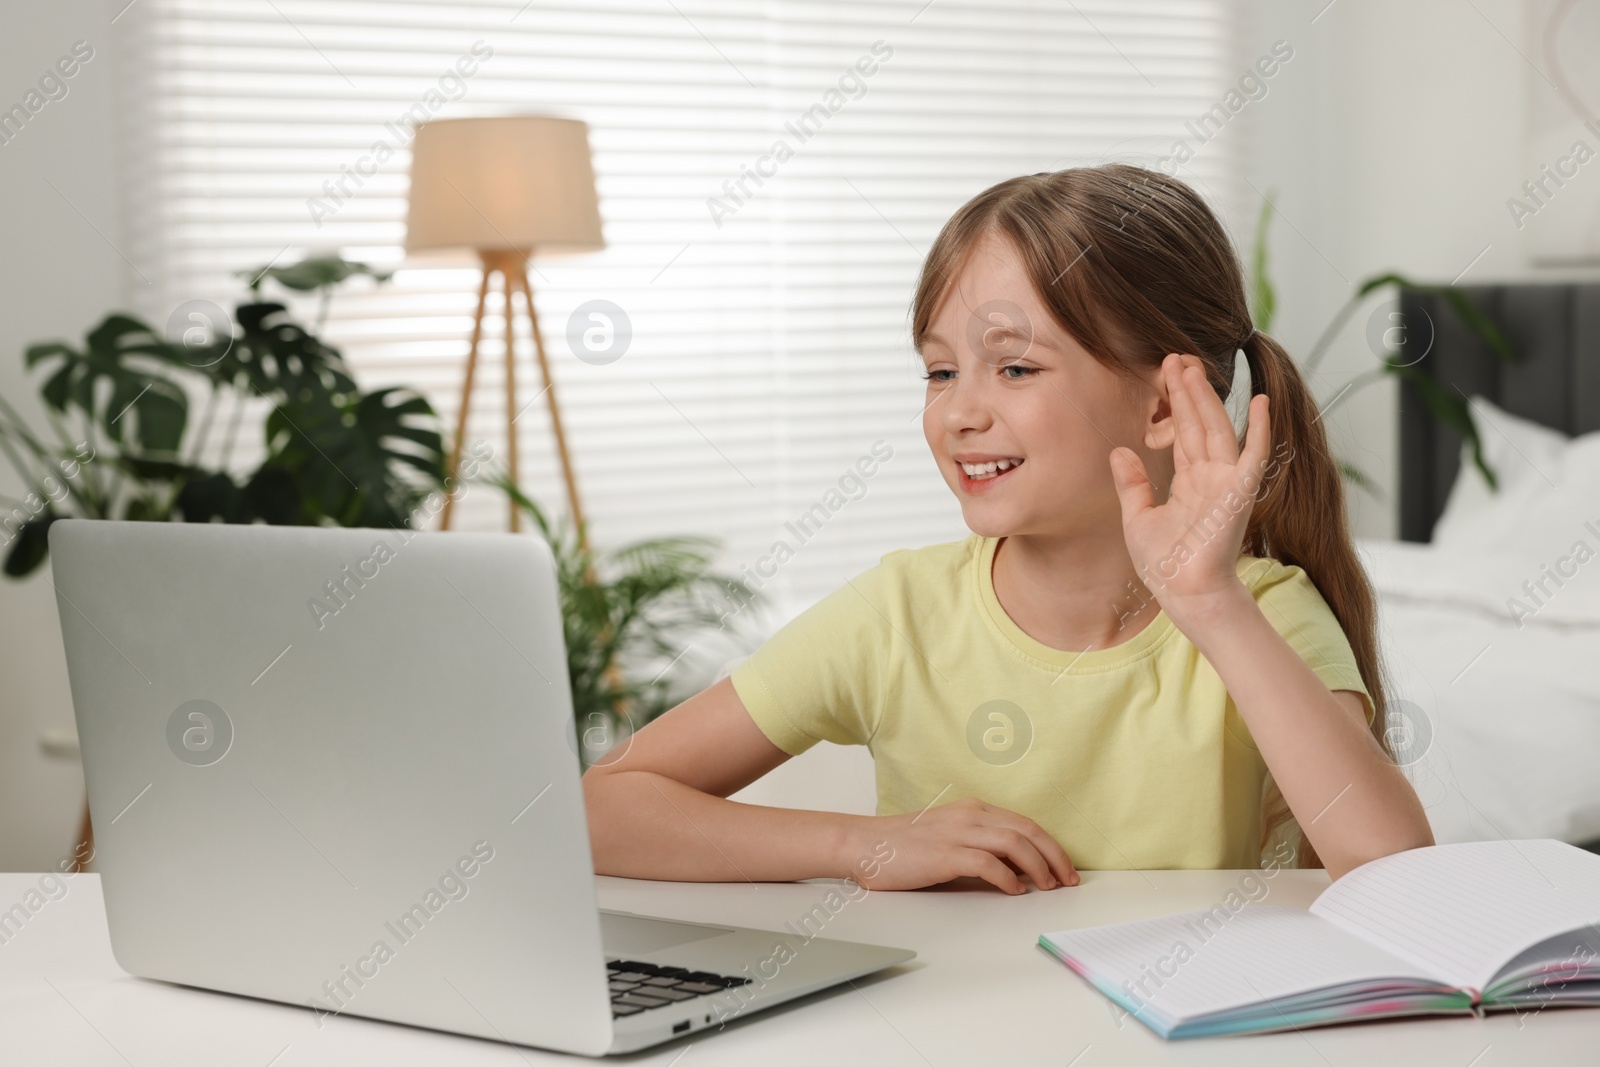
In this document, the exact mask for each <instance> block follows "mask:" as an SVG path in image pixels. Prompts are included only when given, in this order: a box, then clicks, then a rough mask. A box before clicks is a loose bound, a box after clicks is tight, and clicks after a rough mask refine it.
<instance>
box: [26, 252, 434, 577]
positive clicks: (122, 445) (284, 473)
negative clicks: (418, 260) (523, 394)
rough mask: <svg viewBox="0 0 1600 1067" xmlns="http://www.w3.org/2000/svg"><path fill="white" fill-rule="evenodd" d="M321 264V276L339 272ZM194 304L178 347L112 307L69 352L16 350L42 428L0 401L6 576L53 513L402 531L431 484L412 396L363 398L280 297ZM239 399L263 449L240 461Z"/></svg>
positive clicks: (333, 353)
mask: <svg viewBox="0 0 1600 1067" xmlns="http://www.w3.org/2000/svg"><path fill="white" fill-rule="evenodd" d="M325 259H326V257H322V258H321V259H320V260H319V270H320V271H321V272H322V273H323V274H328V275H330V277H331V280H330V281H328V282H326V283H325V284H328V285H332V284H336V283H337V281H338V280H341V279H342V278H343V277H345V276H347V275H348V274H349V273H352V272H354V271H345V272H343V273H340V272H338V271H329V270H328V269H327V268H328V264H327V263H326V262H325ZM352 267H353V268H359V265H352ZM263 273H264V272H263ZM365 273H371V272H370V271H365ZM194 303H195V305H196V306H198V307H199V308H200V311H197V312H195V313H194V315H197V316H199V320H204V321H203V325H204V327H205V328H201V327H200V326H196V327H195V328H192V329H190V330H189V331H188V332H186V333H185V334H184V335H183V336H182V337H181V338H180V339H178V340H171V339H168V338H167V337H164V336H163V335H162V334H160V333H158V332H157V331H156V330H155V329H153V328H152V327H150V326H149V325H148V324H146V323H144V322H142V321H140V320H139V319H137V318H135V317H133V316H130V315H125V314H120V313H113V314H111V315H108V316H106V318H105V319H103V320H102V321H101V322H100V323H99V324H97V325H96V326H95V327H94V328H92V329H91V330H90V331H89V333H88V334H87V336H86V337H85V338H84V342H83V344H82V345H81V346H74V345H72V344H69V343H67V342H65V341H51V342H46V343H43V344H36V345H32V346H30V347H29V348H28V349H27V352H26V355H25V357H24V358H25V360H26V363H27V366H28V367H29V368H30V369H31V370H34V371H35V372H37V373H40V374H42V375H43V382H42V384H41V385H40V390H39V391H40V395H41V397H42V399H43V401H44V408H45V415H46V417H47V419H48V422H49V430H48V431H45V432H42V431H39V430H37V429H35V428H34V427H33V426H30V425H29V424H28V423H27V421H26V420H24V419H23V418H22V416H21V415H20V414H19V413H18V412H17V411H16V409H15V408H14V407H13V406H12V405H11V404H9V403H7V402H5V401H4V400H3V399H0V452H3V453H4V455H5V456H6V458H7V459H8V460H9V461H10V462H11V464H12V466H13V467H14V468H15V469H16V471H17V473H18V475H19V476H20V477H21V480H22V481H23V483H24V484H25V485H27V486H29V487H30V488H31V491H30V492H28V493H27V495H25V496H24V497H23V498H21V499H10V500H0V508H3V509H4V510H3V511H0V550H4V551H5V564H4V569H5V572H6V573H7V574H8V575H11V576H13V577H20V576H22V575H26V574H28V573H30V572H32V571H33V570H34V569H35V568H37V567H38V566H39V565H40V564H41V563H42V562H43V561H44V559H45V554H46V551H47V541H46V533H47V531H48V530H49V528H50V524H51V523H53V522H54V521H56V520H57V519H59V518H63V517H67V516H77V517H83V518H96V519H112V518H115V519H142V520H154V521H169V520H179V519H181V520H184V521H187V522H211V521H222V522H267V523H272V524H276V525H324V524H326V525H339V526H387V527H401V526H405V525H406V524H407V520H408V517H409V516H410V514H411V512H412V511H413V510H414V509H415V508H416V507H417V505H418V504H419V503H420V502H421V501H422V500H423V498H424V497H426V496H427V494H428V493H429V492H431V491H432V490H434V489H436V488H438V487H440V486H441V485H442V484H443V482H444V476H445V471H444V467H445V460H444V447H443V438H442V436H441V434H440V431H439V427H438V419H437V417H436V416H435V414H434V411H433V409H432V407H431V406H430V405H429V404H428V402H427V401H426V400H425V399H424V398H423V397H422V396H421V395H419V394H418V393H416V392H414V391H412V390H409V389H405V388H399V387H394V388H387V389H378V390H375V391H373V392H364V391H363V390H362V389H361V388H360V387H359V386H358V385H357V384H356V381H355V378H354V377H353V376H352V375H351V373H350V369H349V367H348V366H347V365H346V364H345V361H344V358H343V357H342V356H341V355H340V353H339V352H338V351H337V350H336V349H334V348H332V347H330V346H329V345H327V344H325V343H323V342H322V341H320V340H318V339H317V338H316V337H315V336H313V335H312V334H311V333H309V332H307V331H306V330H305V329H304V328H303V327H302V326H300V325H299V324H298V323H296V322H295V321H294V320H293V318H292V317H291V316H290V315H289V313H288V310H287V309H286V308H285V307H284V305H282V304H277V303H271V302H260V303H246V304H241V305H240V306H238V307H237V308H236V309H235V312H234V314H233V315H232V316H231V317H230V316H227V315H225V314H224V313H222V312H221V310H220V309H219V308H216V307H215V305H207V304H204V303H203V302H198V301H197V302H194ZM189 307H190V305H185V308H189ZM181 310H184V309H180V311H181ZM202 312H203V314H202ZM195 398H199V405H200V408H201V413H200V417H199V420H198V422H197V423H195V424H194V425H193V426H192V427H191V419H190V415H191V405H192V403H193V401H194V399H195ZM251 407H255V408H257V409H258V417H259V415H260V414H264V415H265V417H264V419H262V420H261V425H262V428H263V434H264V441H263V444H264V456H263V458H261V460H260V461H259V463H257V464H256V465H255V466H254V467H251V468H248V469H240V465H239V464H238V463H236V462H234V459H233V453H234V446H235V444H236V442H237V440H238V438H239V435H240V433H241V431H242V428H243V425H244V422H245V415H246V411H247V409H249V408H251ZM219 422H223V423H225V425H224V426H223V428H222V429H221V430H220V431H219V430H218V424H219ZM218 432H220V433H221V438H220V441H214V440H213V436H214V434H216V433H218ZM217 444H220V447H214V446H215V445H217Z"/></svg>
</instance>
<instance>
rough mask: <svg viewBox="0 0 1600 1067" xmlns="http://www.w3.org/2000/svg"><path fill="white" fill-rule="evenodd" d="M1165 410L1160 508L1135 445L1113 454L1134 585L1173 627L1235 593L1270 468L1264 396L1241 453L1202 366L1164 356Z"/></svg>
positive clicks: (1255, 405)
mask: <svg viewBox="0 0 1600 1067" xmlns="http://www.w3.org/2000/svg"><path fill="white" fill-rule="evenodd" d="M1161 373H1162V375H1163V377H1164V378H1165V380H1166V385H1167V395H1168V397H1169V402H1170V404H1171V407H1172V421H1173V423H1174V431H1175V433H1174V439H1173V443H1172V452H1173V464H1174V467H1175V471H1174V474H1173V478H1172V491H1171V493H1170V494H1168V497H1167V500H1166V502H1165V503H1163V504H1161V505H1160V506H1157V505H1156V503H1155V493H1154V490H1153V488H1152V486H1151V484H1150V477H1149V474H1148V473H1147V472H1146V470H1145V466H1144V462H1143V461H1142V460H1140V458H1139V456H1138V454H1137V453H1136V452H1134V451H1133V450H1132V449H1129V448H1123V447H1118V448H1114V449H1112V451H1111V473H1112V477H1113V479H1114V481H1115V483H1116V487H1117V496H1118V498H1119V499H1120V500H1121V502H1122V533H1123V537H1124V538H1125V539H1126V541H1127V544H1128V554H1129V555H1130V556H1131V557H1132V558H1133V563H1134V566H1135V567H1136V568H1137V569H1138V573H1139V576H1140V579H1141V580H1142V581H1143V582H1144V583H1145V585H1146V586H1148V587H1149V589H1150V591H1151V592H1152V593H1154V594H1155V595H1156V599H1157V600H1158V601H1159V602H1160V604H1161V607H1162V610H1164V611H1166V613H1167V614H1168V615H1169V616H1171V617H1172V619H1173V621H1174V622H1175V623H1177V624H1178V625H1179V626H1180V628H1181V627H1182V625H1183V621H1184V618H1185V616H1186V615H1187V616H1188V617H1190V618H1193V617H1194V615H1193V613H1194V612H1196V611H1199V610H1203V608H1204V607H1205V606H1206V605H1208V604H1211V603H1213V602H1215V601H1217V600H1220V599H1222V598H1225V597H1228V596H1231V595H1232V594H1234V593H1235V592H1237V591H1238V589H1239V588H1241V587H1242V586H1241V583H1240V582H1239V577H1238V569H1237V567H1238V559H1239V551H1240V547H1241V546H1242V545H1243V543H1244V530H1245V523H1246V521H1247V520H1248V519H1249V517H1250V512H1251V510H1252V509H1253V508H1254V506H1255V498H1256V494H1257V493H1258V492H1259V490H1260V488H1261V482H1262V479H1263V476H1264V474H1265V472H1266V471H1267V469H1268V463H1267V454H1268V451H1269V449H1270V446H1271V433H1272V431H1271V427H1270V423H1269V420H1268V415H1267V398H1266V396H1265V395H1264V394H1263V395H1258V396H1253V397H1251V398H1250V407H1249V414H1248V424H1247V428H1246V430H1245V443H1244V450H1243V452H1240V450H1239V447H1238V443H1237V439H1236V437H1235V433H1234V428H1233V423H1232V422H1231V421H1230V420H1229V418H1228V412H1227V410H1226V409H1225V408H1224V407H1223V406H1222V401H1221V400H1220V399H1219V398H1218V397H1217V394H1216V392H1215V391H1213V390H1212V388H1211V386H1210V385H1209V384H1207V382H1206V376H1205V371H1204V370H1203V369H1202V368H1201V364H1200V360H1199V359H1197V358H1196V357H1194V356H1191V355H1188V354H1182V355H1180V354H1179V353H1176V352H1174V353H1169V354H1168V356H1167V358H1166V359H1165V360H1164V361H1163V362H1162V364H1161Z"/></svg>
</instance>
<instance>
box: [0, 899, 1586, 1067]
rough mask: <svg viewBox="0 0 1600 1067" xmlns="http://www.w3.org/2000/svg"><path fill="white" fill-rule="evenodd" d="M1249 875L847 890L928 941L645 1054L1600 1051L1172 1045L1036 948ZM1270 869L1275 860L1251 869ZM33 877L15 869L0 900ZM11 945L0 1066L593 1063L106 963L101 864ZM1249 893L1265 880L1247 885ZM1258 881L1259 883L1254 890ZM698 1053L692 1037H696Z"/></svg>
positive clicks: (1411, 1056) (726, 908) (1519, 1058)
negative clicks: (891, 962)
mask: <svg viewBox="0 0 1600 1067" xmlns="http://www.w3.org/2000/svg"><path fill="white" fill-rule="evenodd" d="M1246 873H1247V872H1241V871H1150V872H1147V873H1143V874H1141V873H1138V872H1120V871H1119V872H1109V871H1108V872H1088V873H1086V874H1084V876H1083V884H1082V885H1080V886H1078V887H1075V888H1071V889H1058V890H1054V891H1052V892H1049V893H1040V892H1030V893H1029V894H1028V895H1027V896H1024V897H1008V896H1005V895H1004V894H1001V893H999V892H998V891H995V890H992V889H989V888H986V887H985V886H984V885H983V884H982V883H972V882H968V881H965V880H963V881H962V882H961V883H958V884H951V885H947V886H942V887H937V888H933V889H926V890H920V891H917V892H910V893H888V892H884V893H872V894H869V895H867V896H866V897H864V898H862V899H859V900H856V901H852V902H849V903H847V904H846V905H845V907H844V909H843V910H842V911H840V912H839V913H838V914H837V915H835V916H834V917H833V918H832V920H831V921H830V922H829V924H828V926H827V927H826V929H825V930H824V931H823V936H827V937H837V938H843V939H846V940H857V941H874V942H879V943H882V944H886V945H900V946H905V947H908V948H913V949H915V950H916V951H917V953H918V956H917V958H916V959H915V960H913V961H911V962H910V963H909V964H906V965H904V966H902V967H899V968H894V969H891V970H890V971H886V972H882V973H880V974H878V975H874V976H872V977H870V978H867V979H863V980H858V981H857V982H856V983H855V984H854V985H855V988H851V986H849V985H845V986H841V987H839V988H838V989H837V990H832V991H828V992H824V993H820V994H814V995H812V996H811V997H808V998H805V999H804V1000H802V1001H800V1002H797V1003H792V1004H788V1005H784V1006H781V1007H779V1008H776V1009H773V1010H771V1011H768V1012H762V1013H760V1014H759V1015H751V1016H749V1017H746V1018H743V1019H739V1020H737V1021H735V1022H734V1023H732V1024H730V1025H729V1026H728V1027H727V1028H725V1029H723V1030H721V1031H716V1030H712V1031H708V1032H706V1033H705V1034H703V1035H696V1036H694V1037H691V1038H687V1039H682V1040H679V1041H676V1042H673V1043H672V1044H670V1045H665V1046H661V1047H659V1048H657V1049H655V1050H652V1051H647V1052H643V1053H637V1054H635V1055H634V1056H632V1057H627V1059H629V1060H639V1061H643V1062H650V1063H661V1064H667V1063H676V1062H679V1057H681V1062H682V1063H683V1065H684V1067H700V1065H702V1064H718V1063H727V1064H741V1065H748V1064H759V1065H761V1067H779V1065H782V1064H805V1065H814V1064H821V1063H828V1064H857V1063H860V1064H872V1065H874V1067H887V1065H891V1064H907V1065H913V1067H921V1065H938V1067H943V1065H946V1064H949V1065H952V1067H956V1065H961V1067H966V1065H972V1064H991V1063H993V1064H1006V1065H1012V1064H1041V1063H1045V1064H1057V1065H1067V1064H1071V1065H1074V1067H1100V1065H1104V1064H1144V1063H1190V1064H1219V1065H1220V1064H1226V1065H1228V1067H1241V1065H1246V1064H1268V1065H1271V1067H1284V1065H1285V1064H1313V1065H1324V1064H1326V1065H1329V1067H1344V1065H1346V1064H1349V1065H1352V1067H1380V1065H1383V1064H1405V1065H1406V1067H1424V1065H1432V1064H1441V1065H1449V1067H1469V1065H1470V1067H1504V1065H1513V1064H1571V1065H1576V1064H1586V1063H1596V1062H1600V1008H1576V1009H1554V1008H1552V1009H1549V1010H1546V1011H1543V1012H1540V1013H1537V1014H1531V1015H1528V1016H1526V1017H1523V1018H1520V1019H1519V1018H1518V1017H1517V1016H1516V1015H1515V1014H1513V1013H1504V1014H1497V1015H1493V1016H1490V1017H1488V1018H1485V1019H1476V1018H1467V1017H1460V1018H1457V1017H1437V1018H1431V1019H1417V1020H1406V1021H1390V1022H1378V1023H1365V1024H1359V1025H1354V1026H1348V1025H1347V1026H1336V1027H1324V1028H1320V1029H1311V1030H1306V1031H1303V1032H1301V1033H1285V1034H1270V1035H1260V1036H1255V1037H1245V1038H1206V1039H1200V1040H1189V1041H1177V1042H1164V1041H1162V1040H1161V1039H1160V1038H1158V1037H1156V1036H1155V1035H1154V1034H1152V1033H1151V1032H1150V1031H1149V1030H1147V1029H1146V1028H1145V1027H1144V1026H1142V1025H1141V1024H1139V1023H1138V1022H1135V1021H1134V1020H1132V1019H1128V1018H1125V1017H1120V1016H1121V1012H1120V1011H1118V1010H1117V1009H1115V1008H1114V1007H1113V1006H1112V1005H1111V1004H1110V1002H1109V1001H1108V1000H1106V999H1105V998H1104V997H1102V996H1101V995H1100V994H1099V993H1097V992H1095V991H1094V990H1093V989H1091V988H1090V987H1089V986H1088V985H1087V984H1086V983H1084V982H1083V981H1082V980H1081V979H1079V978H1078V977H1077V976H1076V975H1074V974H1072V973H1071V972H1070V971H1068V970H1067V968H1066V967H1064V966H1063V965H1062V964H1060V963H1059V962H1057V961H1055V960H1054V959H1052V958H1051V957H1049V956H1048V955H1046V954H1045V953H1044V952H1043V951H1042V950H1040V949H1039V948H1037V947H1036V945H1035V942H1036V940H1037V938H1038V935H1039V934H1040V933H1043V932H1045V931H1049V930H1057V929H1063V928H1066V927H1071V926H1089V925H1094V924H1097V923H1105V922H1120V921H1123V920H1128V919H1135V918H1140V917H1145V916H1151V915H1157V914H1161V913H1164V912H1171V911H1183V910H1189V909H1194V908H1204V907H1210V906H1212V905H1213V904H1217V903H1220V902H1222V901H1223V900H1224V898H1225V897H1226V896H1227V894H1228V892H1229V890H1232V889H1235V888H1238V887H1239V886H1240V885H1241V879H1242V878H1243V877H1244V876H1245V874H1246ZM1248 873H1251V874H1254V875H1255V876H1256V877H1261V876H1262V875H1263V874H1264V873H1266V872H1248ZM598 883H599V896H600V903H601V906H602V907H607V908H617V909H621V910H626V911H636V912H644V913H649V914H657V915H662V916H667V917H671V918H682V919H692V920H699V921H705V922H724V923H729V922H731V923H735V924H740V925H745V926H755V927H773V928H778V927H781V926H782V925H783V923H784V922H785V921H789V920H795V919H798V918H799V917H800V916H801V915H802V914H804V913H806V912H808V911H809V910H810V909H811V907H812V905H813V904H816V903H818V902H820V901H821V899H822V897H823V894H824V893H825V892H826V890H827V887H828V884H829V883H828V882H827V881H826V880H818V881H812V882H797V883H762V884H759V885H751V884H749V883H738V884H714V885H701V884H692V883H676V882H646V881H635V880H632V879H626V878H600V879H598ZM37 884H38V876H37V875H27V874H0V908H9V907H10V906H11V905H12V904H13V903H15V902H17V901H18V900H21V899H22V896H23V894H24V893H25V892H26V891H27V890H28V889H29V888H30V887H33V886H36V885H37ZM67 885H68V892H67V894H66V896H64V897H62V898H61V899H59V900H56V901H51V902H49V903H47V904H45V905H44V906H43V907H42V908H40V909H39V910H38V912H37V913H36V914H34V915H33V917H32V919H31V920H30V921H29V922H28V923H27V924H26V925H25V926H24V927H23V929H22V930H21V931H20V932H19V933H16V934H15V935H13V936H11V938H10V940H9V941H7V942H6V943H4V944H0V1062H4V1063H6V1064H27V1065H32V1064H50V1065H72V1067H76V1065H79V1064H82V1065H86V1067H87V1065H96V1064H107V1065H128V1064H131V1065H134V1067H146V1065H150V1067H156V1065H160V1067H181V1065H188V1064H194V1065H197V1067H200V1065H203V1067H217V1065H224V1064H226V1065H241V1067H268V1065H271V1067H301V1065H306V1064H338V1065H341V1067H344V1065H350V1064H384V1065H408V1064H430V1065H431V1064H451V1065H467V1067H470V1065H473V1064H480V1063H481V1064H495V1065H500V1067H504V1065H507V1064H514V1063H516V1062H518V1059H519V1057H520V1058H521V1059H522V1060H524V1061H526V1062H528V1063H539V1062H557V1061H562V1060H565V1061H568V1062H593V1061H582V1060H581V1058H579V1057H567V1056H560V1055H556V1054H553V1053H547V1052H543V1051H540V1050H537V1049H526V1048H517V1047H512V1046H507V1045H502V1044H498V1043H495V1042H492V1041H480V1040H477V1039H473V1038H464V1037H456V1036H452V1035H448V1034H441V1033H436V1032H432V1031H428V1030H421V1029H414V1028H411V1027H407V1026H399V1025H395V1024H391V1023H383V1022H374V1021H370V1020H366V1019H359V1018H355V1017H352V1016H341V1017H339V1018H337V1019H333V1020H330V1021H328V1022H327V1023H326V1024H325V1025H324V1026H323V1027H322V1028H321V1029H320V1030H319V1029H317V1028H316V1026H315V1024H314V1022H313V1020H312V1017H311V1014H310V1013H309V1012H307V1011H306V1010H305V1009H304V1008H299V1007H291V1006H286V1005H279V1004H273V1003H269V1002H265V1001H257V1000H251V999H248V998H244V997H236V996H230V995H226V994H217V993H208V992H204V991H201V990H194V989H187V988H184V987H181V986H173V985H168V984H165V983H162V982H152V981H147V980H144V979H139V978H133V977H130V976H128V975H127V974H125V973H123V971H122V970H121V969H120V968H119V967H118V966H117V964H116V962H115V960H114V959H113V958H112V955H111V949H110V944H109V942H108V940H107V934H106V919H105V909H104V904H103V901H102V898H101V895H100V882H99V878H98V876H96V875H93V874H84V875H77V876H75V877H72V878H70V879H68V881H67ZM1264 885H1265V887H1266V895H1265V897H1264V898H1263V899H1264V900H1266V901H1267V902H1270V903H1274V904H1291V905H1298V906H1305V905H1306V904H1308V903H1310V901H1311V899H1312V898H1313V897H1315V896H1316V894H1317V893H1318V892H1319V891H1320V890H1321V889H1322V888H1323V887H1325V886H1326V885H1327V876H1326V875H1325V874H1323V873H1322V872H1320V871H1278V872H1275V873H1273V874H1272V877H1271V878H1270V879H1267V880H1266V881H1265V883H1264ZM1246 888H1247V889H1248V888H1251V887H1250V886H1249V885H1247V886H1246ZM1254 891H1255V892H1256V893H1258V894H1259V893H1260V889H1259V888H1255V890H1254ZM689 1046H692V1047H689Z"/></svg>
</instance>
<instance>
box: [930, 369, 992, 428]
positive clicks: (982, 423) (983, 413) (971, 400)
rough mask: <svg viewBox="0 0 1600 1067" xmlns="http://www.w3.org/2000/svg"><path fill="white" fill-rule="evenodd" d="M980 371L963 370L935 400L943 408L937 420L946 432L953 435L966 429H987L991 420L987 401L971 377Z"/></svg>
mask: <svg viewBox="0 0 1600 1067" xmlns="http://www.w3.org/2000/svg"><path fill="white" fill-rule="evenodd" d="M981 373H982V371H981V369H980V370H977V371H974V370H963V371H962V372H961V374H962V377H959V378H957V379H956V380H955V381H954V382H951V383H950V384H949V385H947V386H946V387H945V390H944V395H942V396H940V397H939V398H938V399H937V400H936V401H935V404H936V405H937V406H938V407H940V408H942V409H943V410H941V411H940V412H939V420H940V422H941V424H942V425H943V426H944V429H945V432H946V433H948V434H950V435H952V436H955V435H957V434H960V433H962V432H963V431H967V430H985V429H988V427H989V422H990V421H991V415H990V413H989V406H988V401H987V400H986V399H985V398H984V396H983V389H982V387H981V385H979V384H978V383H977V382H976V381H975V380H974V379H973V377H972V376H973V375H975V374H981Z"/></svg>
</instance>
